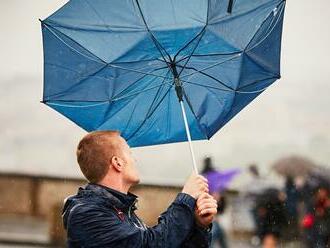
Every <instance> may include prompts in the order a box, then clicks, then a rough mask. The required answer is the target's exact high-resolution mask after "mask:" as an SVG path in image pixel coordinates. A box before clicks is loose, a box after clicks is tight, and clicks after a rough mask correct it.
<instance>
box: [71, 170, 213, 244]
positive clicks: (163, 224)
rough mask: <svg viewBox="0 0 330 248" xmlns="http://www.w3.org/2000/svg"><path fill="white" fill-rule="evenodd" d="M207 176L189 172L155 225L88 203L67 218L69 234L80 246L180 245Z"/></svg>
mask: <svg viewBox="0 0 330 248" xmlns="http://www.w3.org/2000/svg"><path fill="white" fill-rule="evenodd" d="M207 190H208V189H207V182H206V179H205V178H203V177H201V176H197V175H192V176H191V177H190V179H189V180H188V181H187V183H186V184H185V186H184V188H183V193H180V194H178V196H177V198H176V199H175V201H174V202H173V203H172V204H171V205H170V207H169V208H168V209H167V211H166V212H165V213H163V214H162V215H161V217H160V218H159V223H158V225H156V226H154V227H151V228H148V229H140V228H138V227H136V226H134V225H132V224H130V223H129V222H127V221H122V220H121V219H120V218H119V217H118V216H117V215H116V214H115V212H113V211H111V210H107V209H106V210H105V209H103V208H100V207H98V206H95V205H94V206H92V207H91V206H90V205H88V204H86V205H84V206H79V207H77V208H76V209H74V211H73V212H72V213H71V217H70V218H69V220H68V237H69V238H70V239H71V241H72V242H76V243H77V245H78V246H83V247H164V248H166V247H169V248H170V247H171V248H172V247H174V248H175V247H181V245H182V244H183V242H184V241H185V240H186V238H187V237H188V235H189V234H190V233H191V230H192V229H193V226H194V221H195V219H194V210H195V204H196V200H195V199H196V198H198V196H199V195H201V194H202V193H203V192H205V191H207Z"/></svg>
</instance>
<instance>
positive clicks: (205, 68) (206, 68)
mask: <svg viewBox="0 0 330 248" xmlns="http://www.w3.org/2000/svg"><path fill="white" fill-rule="evenodd" d="M239 56H241V54H240V53H239V54H237V55H235V56H233V57H230V58H229V59H226V60H224V61H220V62H217V63H215V64H213V65H210V66H207V67H204V68H203V69H201V70H197V71H196V72H192V73H190V74H187V75H183V76H182V77H180V79H182V78H186V77H189V76H192V75H194V74H196V73H200V72H202V71H206V70H208V69H211V68H213V67H215V66H218V65H221V64H223V63H226V62H228V61H230V60H233V59H235V58H238V57H239Z"/></svg>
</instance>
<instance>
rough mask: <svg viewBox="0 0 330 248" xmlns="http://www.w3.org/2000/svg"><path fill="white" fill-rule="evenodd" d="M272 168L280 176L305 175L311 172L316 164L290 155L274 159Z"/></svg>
mask: <svg viewBox="0 0 330 248" xmlns="http://www.w3.org/2000/svg"><path fill="white" fill-rule="evenodd" d="M272 168H273V169H274V170H275V171H276V172H277V173H278V174H280V175H282V176H291V177H297V176H307V175H308V174H310V173H311V172H313V171H314V170H315V169H316V168H317V166H316V165H315V164H314V162H312V161H311V160H309V159H307V158H304V157H299V156H290V157H285V158H282V159H279V160H278V161H276V162H275V163H274V164H273V166H272Z"/></svg>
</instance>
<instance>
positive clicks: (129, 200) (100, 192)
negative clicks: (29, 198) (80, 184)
mask: <svg viewBox="0 0 330 248" xmlns="http://www.w3.org/2000/svg"><path fill="white" fill-rule="evenodd" d="M82 191H84V192H86V191H87V192H89V193H93V194H95V195H97V196H100V197H102V198H103V199H105V200H106V201H107V202H108V203H110V204H111V205H113V206H115V207H117V208H120V209H122V210H128V209H129V208H131V209H132V210H135V209H136V206H135V204H136V202H137V200H138V197H137V196H136V195H134V194H132V193H130V192H128V194H124V193H121V192H119V191H117V190H114V189H111V188H108V187H106V186H103V185H98V184H92V183H89V184H87V185H86V187H85V188H84V189H82ZM87 192H86V193H87Z"/></svg>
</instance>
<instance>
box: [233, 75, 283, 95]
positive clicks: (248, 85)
mask: <svg viewBox="0 0 330 248" xmlns="http://www.w3.org/2000/svg"><path fill="white" fill-rule="evenodd" d="M270 79H279V77H276V76H275V77H269V78H263V79H261V80H258V81H255V82H253V83H250V84H247V85H244V86H242V87H239V88H238V89H237V92H238V93H240V92H241V91H240V90H241V89H244V88H247V87H250V86H252V85H254V84H257V83H259V82H260V81H265V80H270ZM266 88H267V87H266Z"/></svg>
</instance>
